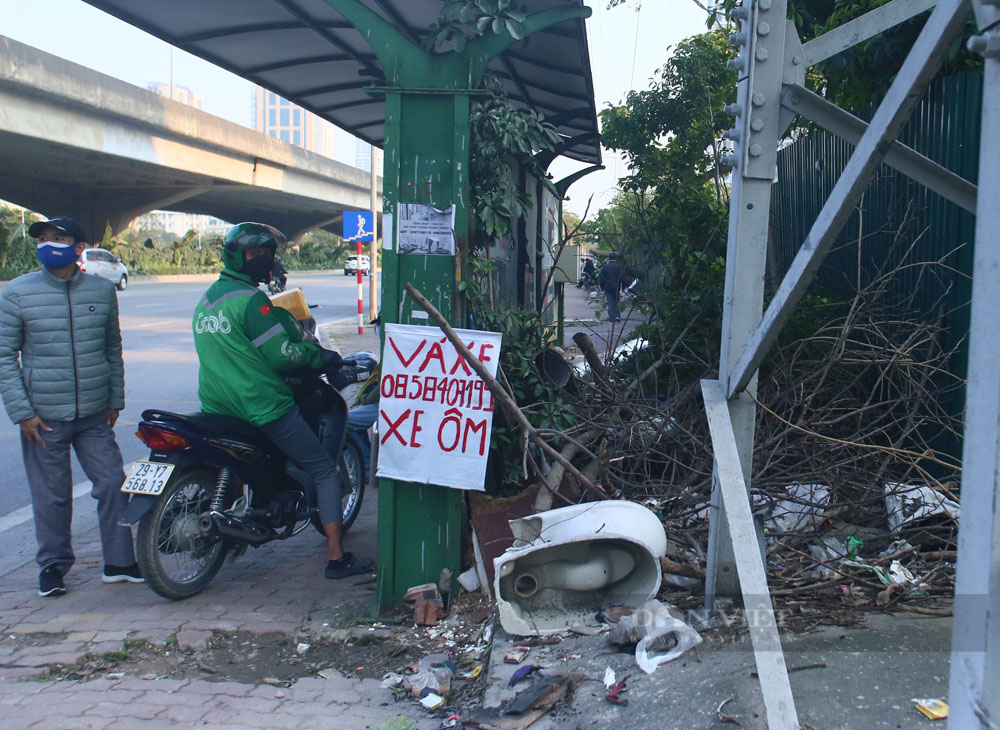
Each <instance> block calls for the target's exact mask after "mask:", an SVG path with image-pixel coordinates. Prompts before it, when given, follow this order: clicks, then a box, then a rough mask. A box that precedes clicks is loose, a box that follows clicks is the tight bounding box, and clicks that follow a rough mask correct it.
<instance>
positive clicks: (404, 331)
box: [377, 324, 501, 491]
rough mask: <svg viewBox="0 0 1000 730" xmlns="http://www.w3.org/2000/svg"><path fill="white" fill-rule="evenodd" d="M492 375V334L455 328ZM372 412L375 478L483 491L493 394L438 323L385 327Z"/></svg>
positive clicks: (496, 354) (496, 352) (496, 353)
mask: <svg viewBox="0 0 1000 730" xmlns="http://www.w3.org/2000/svg"><path fill="white" fill-rule="evenodd" d="M455 332H456V333H457V334H458V336H459V337H461V338H462V342H463V343H465V345H466V347H468V348H469V350H470V351H471V352H472V353H473V354H474V355H475V356H476V358H477V359H478V360H479V361H480V362H481V363H483V365H485V366H486V369H487V371H488V372H489V373H490V375H493V376H495V375H496V372H497V362H498V361H499V359H500V342H501V335H500V333H499V332H481V331H478V330H455ZM379 385H380V396H381V397H380V399H379V415H378V419H379V420H378V437H379V450H378V472H377V473H378V476H380V477H386V478H389V479H399V480H402V481H406V482H415V483H418V484H438V485H441V486H443V487H456V488H458V489H475V490H479V491H482V490H483V489H484V488H485V485H484V481H485V478H486V458H487V456H489V448H490V434H491V433H492V429H493V394H492V393H490V390H489V388H488V387H487V386H486V383H485V382H484V381H483V379H482V378H480V377H479V376H478V375H477V374H476V372H475V371H474V370H473V369H472V368H471V367H469V364H468V363H467V362H466V361H465V359H464V358H463V357H462V356H461V355H460V354H459V352H458V350H456V349H455V346H454V345H452V344H451V343H450V342H449V341H448V338H446V337H445V336H444V333H443V332H441V330H440V329H438V328H437V327H422V326H418V325H409V324H387V325H386V326H385V347H384V348H383V354H382V379H381V381H380V384H379Z"/></svg>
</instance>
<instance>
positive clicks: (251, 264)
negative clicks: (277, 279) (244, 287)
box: [243, 256, 274, 284]
mask: <svg viewBox="0 0 1000 730" xmlns="http://www.w3.org/2000/svg"><path fill="white" fill-rule="evenodd" d="M273 265H274V259H273V258H272V257H271V256H257V257H256V258H252V259H250V260H249V261H247V262H246V263H245V264H243V273H244V274H246V275H247V276H249V277H250V281H256V282H257V283H258V284H266V283H267V280H268V279H269V278H271V267H272V266H273Z"/></svg>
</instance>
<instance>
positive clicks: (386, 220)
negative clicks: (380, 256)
mask: <svg viewBox="0 0 1000 730" xmlns="http://www.w3.org/2000/svg"><path fill="white" fill-rule="evenodd" d="M395 234H396V229H395V228H393V227H392V213H383V214H382V248H383V249H384V250H386V251H392V242H393V240H394V238H395Z"/></svg>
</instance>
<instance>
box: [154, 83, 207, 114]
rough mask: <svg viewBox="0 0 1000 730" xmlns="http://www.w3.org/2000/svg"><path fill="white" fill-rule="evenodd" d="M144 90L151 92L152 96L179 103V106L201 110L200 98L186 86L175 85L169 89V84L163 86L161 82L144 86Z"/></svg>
mask: <svg viewBox="0 0 1000 730" xmlns="http://www.w3.org/2000/svg"><path fill="white" fill-rule="evenodd" d="M146 88H147V89H149V90H150V91H152V92H153V93H154V94H159V95H160V96H165V97H167V98H168V99H173V100H174V101H179V102H180V103H181V104H187V105H188V106H193V107H194V108H195V109H201V108H202V106H201V97H200V96H198V95H197V94H196V93H194V92H193V91H191V89H189V88H187V87H186V86H177V85H176V84H175V85H174V86H173V87H171V86H170V84H165V83H163V82H162V81H157V82H155V83H150V84H146Z"/></svg>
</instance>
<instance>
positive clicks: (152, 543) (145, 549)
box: [135, 469, 226, 601]
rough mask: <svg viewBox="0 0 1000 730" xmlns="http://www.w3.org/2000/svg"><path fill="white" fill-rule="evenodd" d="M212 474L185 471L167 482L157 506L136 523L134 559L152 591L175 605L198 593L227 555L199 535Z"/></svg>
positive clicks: (209, 499) (212, 484) (212, 483)
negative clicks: (174, 602) (199, 526)
mask: <svg viewBox="0 0 1000 730" xmlns="http://www.w3.org/2000/svg"><path fill="white" fill-rule="evenodd" d="M215 477H216V475H215V474H214V473H213V472H212V471H210V470H208V469H189V470H187V471H184V472H182V473H181V474H179V475H177V476H174V477H172V478H171V479H170V481H169V482H168V483H167V486H166V487H165V488H164V490H163V493H162V494H160V496H159V497H158V498H157V500H156V503H155V504H154V505H153V506H152V508H150V510H149V511H148V512H147V513H146V514H145V515H143V517H142V519H141V520H140V521H139V531H138V534H137V535H136V541H135V547H136V560H138V562H139V570H140V571H141V572H142V576H143V578H145V579H146V583H147V584H149V587H150V588H152V589H153V591H154V592H155V593H157V594H158V595H161V596H163V597H164V598H169V599H171V600H173V601H178V600H181V599H184V598H190V597H191V596H194V595H197V594H198V593H201V592H202V591H203V590H204V589H205V587H206V586H207V585H208V584H209V582H211V580H212V578H214V577H215V574H216V573H218V572H219V568H220V567H221V566H222V561H223V560H224V559H225V557H226V547H225V545H223V543H222V542H221V541H216V542H211V541H209V540H206V539H204V538H203V537H202V536H201V532H200V531H199V529H198V518H199V517H200V516H201V514H202V513H204V512H207V511H208V509H209V507H210V505H211V502H212V495H213V494H214V492H215Z"/></svg>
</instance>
